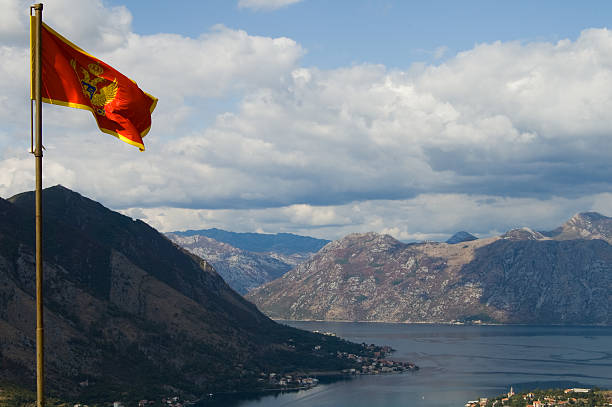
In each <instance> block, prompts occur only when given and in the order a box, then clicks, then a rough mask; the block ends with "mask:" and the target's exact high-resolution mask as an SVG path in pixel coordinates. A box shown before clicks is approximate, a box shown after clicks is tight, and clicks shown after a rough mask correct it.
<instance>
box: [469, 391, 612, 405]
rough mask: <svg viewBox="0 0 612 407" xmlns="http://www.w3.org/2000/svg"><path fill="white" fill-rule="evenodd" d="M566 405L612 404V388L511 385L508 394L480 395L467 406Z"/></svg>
mask: <svg viewBox="0 0 612 407" xmlns="http://www.w3.org/2000/svg"><path fill="white" fill-rule="evenodd" d="M495 406H517V407H565V406H593V407H606V406H612V390H599V389H586V388H581V387H573V388H569V389H548V390H533V391H528V392H523V393H515V392H514V389H513V388H512V387H510V391H509V392H508V393H507V394H503V395H500V396H497V397H495V398H487V397H480V398H479V399H478V400H470V401H468V402H467V403H465V407H495Z"/></svg>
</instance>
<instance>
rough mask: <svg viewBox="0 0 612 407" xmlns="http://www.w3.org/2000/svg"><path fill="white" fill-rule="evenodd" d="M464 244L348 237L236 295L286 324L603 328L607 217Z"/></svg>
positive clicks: (609, 262)
mask: <svg viewBox="0 0 612 407" xmlns="http://www.w3.org/2000/svg"><path fill="white" fill-rule="evenodd" d="M464 237H467V240H464V239H461V238H459V239H456V240H457V241H456V243H435V242H426V243H413V244H405V243H401V242H399V241H397V240H396V239H394V238H392V237H391V236H388V235H381V234H377V233H365V234H351V235H348V236H346V237H344V238H342V239H340V240H337V241H334V242H331V243H329V244H328V245H326V246H325V247H324V248H323V249H321V250H320V251H319V252H318V253H317V254H316V255H315V256H314V257H312V258H311V259H310V260H309V261H306V262H305V263H302V264H300V265H298V266H297V267H296V268H295V269H293V270H291V271H290V272H288V273H286V274H285V275H283V276H282V277H281V278H279V279H277V280H274V281H272V282H270V283H268V284H266V285H264V286H262V287H259V288H257V289H255V290H253V291H251V292H250V293H248V294H247V295H246V298H247V299H249V300H250V301H252V302H253V303H255V304H256V305H257V306H258V308H259V309H260V310H262V311H263V312H264V313H266V314H267V315H269V316H271V317H272V318H281V319H295V320H348V321H387V322H452V321H459V322H473V321H480V322H489V323H494V322H496V323H526V324H606V325H610V324H612V246H611V245H610V244H611V243H612V218H609V217H606V216H604V215H601V214H599V213H595V212H586V213H581V214H577V215H575V216H574V217H572V218H571V219H570V220H569V221H567V222H566V223H565V224H563V225H562V226H560V227H559V228H557V229H555V230H553V231H550V232H537V231H533V230H531V229H529V228H520V229H513V230H510V231H508V232H507V233H505V234H503V235H501V236H496V237H491V238H486V239H475V240H474V239H471V238H470V237H469V236H464Z"/></svg>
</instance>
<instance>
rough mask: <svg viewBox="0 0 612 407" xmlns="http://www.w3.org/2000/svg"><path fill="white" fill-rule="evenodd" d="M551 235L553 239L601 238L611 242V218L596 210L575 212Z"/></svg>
mask: <svg viewBox="0 0 612 407" xmlns="http://www.w3.org/2000/svg"><path fill="white" fill-rule="evenodd" d="M551 235H552V236H553V239H555V240H573V239H589V240H591V239H601V240H605V241H607V242H608V243H610V244H612V218H609V217H607V216H604V215H602V214H600V213H598V212H582V213H577V214H576V215H574V216H572V218H571V219H570V220H568V221H567V222H565V223H564V224H563V225H562V226H561V227H559V228H557V229H555V230H554V231H553V232H551Z"/></svg>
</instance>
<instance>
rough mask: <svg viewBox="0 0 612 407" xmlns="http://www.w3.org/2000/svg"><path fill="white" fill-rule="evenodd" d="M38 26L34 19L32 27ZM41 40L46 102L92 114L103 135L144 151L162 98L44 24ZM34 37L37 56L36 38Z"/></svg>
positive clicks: (43, 87)
mask: <svg viewBox="0 0 612 407" xmlns="http://www.w3.org/2000/svg"><path fill="white" fill-rule="evenodd" d="M32 19H34V17H32ZM34 24H35V21H34V20H32V22H31V27H34ZM32 29H33V28H32ZM41 37H42V89H41V92H42V101H43V102H46V103H51V104H54V105H62V106H69V107H76V108H77V109H85V110H89V111H90V112H92V113H93V115H94V117H95V118H96V122H97V123H98V127H99V128H100V130H102V131H103V132H104V133H108V134H112V135H113V136H115V137H117V138H119V139H120V140H123V141H125V142H126V143H129V144H131V145H133V146H136V147H138V148H139V149H140V150H141V151H144V144H143V142H142V138H143V137H144V136H145V135H146V134H147V133H148V132H149V129H150V128H151V113H152V112H153V109H155V105H156V104H157V99H156V98H155V97H153V96H151V95H149V94H148V93H145V92H143V91H142V90H141V89H140V88H139V87H138V85H136V82H134V81H132V80H131V79H130V78H128V77H127V76H125V75H123V74H122V73H121V72H119V71H117V70H115V69H114V68H112V67H111V66H109V65H107V64H106V63H104V62H102V61H100V60H99V59H98V58H96V57H94V56H92V55H89V54H88V53H87V52H85V51H83V50H82V49H81V48H79V47H77V46H76V45H74V44H73V43H71V42H70V41H68V40H67V39H66V38H64V37H62V36H61V35H60V34H58V33H57V32H55V31H54V30H53V29H52V28H50V27H49V26H48V25H46V24H45V23H42V29H41ZM30 38H31V50H32V53H33V52H34V51H33V50H34V36H33V35H30ZM33 71H34V70H33V69H32V72H33ZM32 74H33V73H32Z"/></svg>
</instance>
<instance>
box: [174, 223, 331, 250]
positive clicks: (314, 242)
mask: <svg viewBox="0 0 612 407" xmlns="http://www.w3.org/2000/svg"><path fill="white" fill-rule="evenodd" d="M171 233H172V234H174V235H177V236H185V237H187V236H206V237H210V238H212V239H215V240H216V241H218V242H223V243H228V244H230V245H232V246H233V247H236V248H238V249H242V250H248V251H250V252H257V253H262V252H263V253H265V252H276V253H282V254H286V255H291V254H295V253H316V252H318V251H319V250H320V249H321V248H322V247H323V246H325V245H326V244H327V243H329V242H330V241H329V240H325V239H317V238H314V237H309V236H299V235H294V234H292V233H276V234H267V233H238V232H228V231H226V230H222V229H217V228H212V229H202V230H186V231H183V232H180V231H176V232H171Z"/></svg>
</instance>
